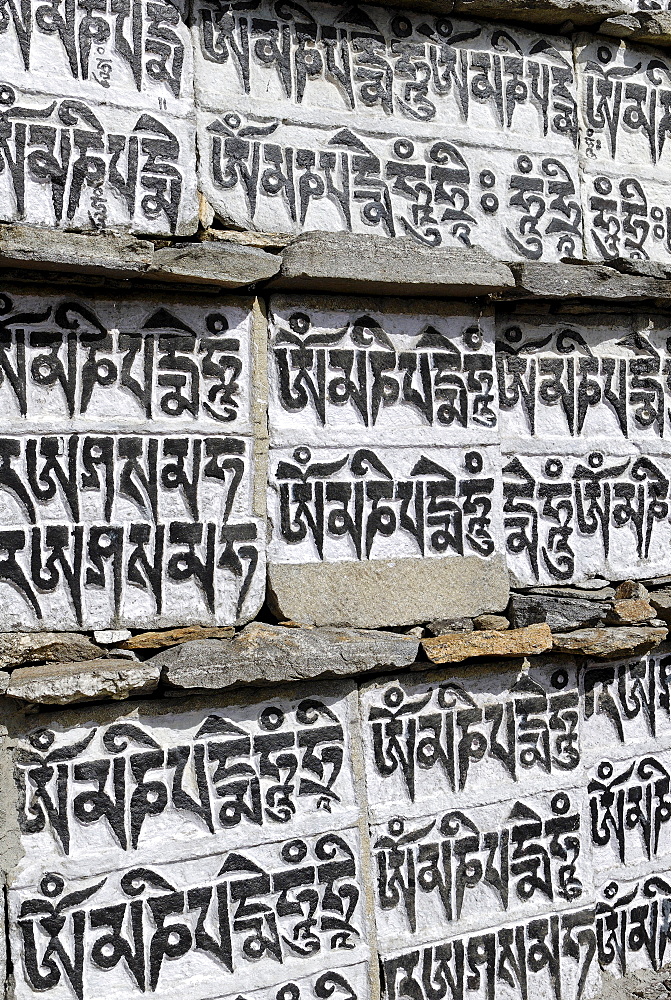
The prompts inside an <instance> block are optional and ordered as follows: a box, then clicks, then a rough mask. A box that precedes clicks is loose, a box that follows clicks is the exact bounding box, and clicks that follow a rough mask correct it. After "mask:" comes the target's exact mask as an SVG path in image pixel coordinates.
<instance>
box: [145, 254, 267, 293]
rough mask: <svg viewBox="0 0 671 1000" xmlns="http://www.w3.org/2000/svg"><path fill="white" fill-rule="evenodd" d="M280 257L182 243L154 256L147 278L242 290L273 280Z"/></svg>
mask: <svg viewBox="0 0 671 1000" xmlns="http://www.w3.org/2000/svg"><path fill="white" fill-rule="evenodd" d="M279 269H280V259H279V257H277V256H275V255H273V254H270V253H266V252H265V251H264V250H258V249H256V248H255V247H244V246H238V245H236V244H234V243H183V244H181V245H180V246H176V247H166V248H165V249H163V250H157V251H156V252H155V253H154V260H153V263H152V265H151V267H150V268H149V271H148V275H150V276H151V277H153V278H163V277H166V278H171V279H173V280H176V281H190V282H197V283H204V284H209V285H218V286H219V287H220V288H242V287H243V286H244V285H253V284H256V282H258V281H265V280H266V279H268V278H272V276H273V275H274V274H277V272H278V271H279Z"/></svg>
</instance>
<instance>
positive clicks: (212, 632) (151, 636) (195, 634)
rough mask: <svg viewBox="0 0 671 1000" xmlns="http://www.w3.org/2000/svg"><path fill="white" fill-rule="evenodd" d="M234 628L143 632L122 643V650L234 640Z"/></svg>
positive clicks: (189, 627)
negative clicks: (200, 641) (204, 641)
mask: <svg viewBox="0 0 671 1000" xmlns="http://www.w3.org/2000/svg"><path fill="white" fill-rule="evenodd" d="M234 635H235V629H234V628H228V627H224V628H215V627H212V628H208V627H207V626H206V625H185V626H184V628H171V629H168V630H167V631H166V632H141V633H140V635H134V636H133V637H132V638H131V639H126V641H125V642H122V643H121V647H120V648H121V649H167V648H168V647H169V646H179V645H180V644H181V643H183V642H193V640H194V639H232V638H233V636H234Z"/></svg>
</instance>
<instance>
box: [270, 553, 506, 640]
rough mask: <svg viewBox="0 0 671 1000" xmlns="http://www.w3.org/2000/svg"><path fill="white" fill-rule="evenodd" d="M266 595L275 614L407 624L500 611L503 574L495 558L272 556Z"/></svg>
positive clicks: (317, 621)
mask: <svg viewBox="0 0 671 1000" xmlns="http://www.w3.org/2000/svg"><path fill="white" fill-rule="evenodd" d="M268 586H269V595H268V597H269V600H270V602H271V605H272V608H273V611H274V613H275V615H276V617H277V618H291V619H292V620H293V621H298V622H303V623H306V624H312V625H351V626H354V627H357V628H377V627H379V626H380V625H415V624H417V623H420V622H424V621H427V620H432V619H442V618H453V617H454V618H460V617H473V616H475V615H480V614H484V613H485V612H489V611H493V612H496V611H503V610H504V608H505V607H506V604H507V603H508V593H509V591H508V579H507V575H506V573H505V567H504V563H503V560H502V559H501V558H500V557H498V556H497V557H494V558H493V559H488V560H481V559H478V558H476V557H475V556H465V557H464V558H462V559H459V560H457V559H394V560H384V559H376V560H371V561H370V562H361V563H358V562H341V563H326V562H324V563H303V564H297V565H292V564H290V563H275V564H271V565H269V567H268Z"/></svg>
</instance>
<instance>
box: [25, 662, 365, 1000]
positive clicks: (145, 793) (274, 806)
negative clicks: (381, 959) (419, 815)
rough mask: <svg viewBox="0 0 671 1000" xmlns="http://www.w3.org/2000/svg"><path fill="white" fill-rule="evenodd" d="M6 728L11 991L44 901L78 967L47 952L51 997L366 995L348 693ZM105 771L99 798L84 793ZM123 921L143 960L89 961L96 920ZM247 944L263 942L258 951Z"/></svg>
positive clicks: (342, 688)
mask: <svg viewBox="0 0 671 1000" xmlns="http://www.w3.org/2000/svg"><path fill="white" fill-rule="evenodd" d="M144 667H145V668H146V667H147V664H145V665H144ZM12 735H13V741H12V742H13V752H12V755H11V756H12V760H11V761H10V763H13V764H14V765H15V768H16V781H17V785H18V787H20V788H21V789H22V792H23V794H24V797H23V798H21V801H20V802H19V803H18V804H17V810H19V811H20V812H21V813H22V815H23V817H24V820H25V821H24V822H23V823H22V832H21V833H20V843H19V847H20V850H18V851H17V852H16V856H15V861H14V863H13V864H12V866H11V867H10V869H9V872H8V876H9V877H8V881H9V883H10V885H11V888H9V890H8V896H7V899H8V913H9V928H8V940H9V942H10V948H11V950H12V954H13V955H15V956H16V958H17V962H16V964H15V966H14V968H15V970H16V995H17V997H21V998H22V1000H27V998H29V997H32V996H34V995H35V994H36V993H39V992H40V991H41V987H43V986H44V980H43V978H41V976H42V973H41V972H40V969H41V964H40V959H41V958H42V957H43V954H44V952H45V949H46V948H47V947H48V939H47V940H46V941H45V940H43V930H42V926H41V924H40V920H41V919H43V917H44V913H45V907H48V906H54V907H60V909H59V910H58V911H57V913H58V914H59V916H58V918H57V924H58V926H56V925H54V933H55V934H56V935H57V937H56V940H59V941H60V943H61V945H62V948H63V949H64V947H65V944H64V943H65V941H69V940H71V939H70V938H69V937H66V935H69V934H70V933H71V932H72V935H73V939H74V941H75V942H76V944H77V956H78V958H77V963H76V964H71V963H68V962H63V964H62V965H61V964H60V959H59V960H54V965H53V966H52V967H53V968H56V969H57V970H58V972H59V981H58V982H57V984H56V988H55V990H54V996H55V997H56V996H60V995H61V993H62V992H63V993H64V991H65V990H67V991H68V992H70V991H72V993H73V995H75V994H76V993H77V992H79V994H80V995H81V996H82V997H84V998H90V997H93V996H101V995H105V996H107V997H109V998H115V1000H122V998H124V997H125V998H131V997H132V998H136V997H141V996H143V995H144V993H145V992H152V993H155V994H156V995H157V996H162V997H166V998H167V997H172V998H176V997H178V996H179V994H180V993H184V992H185V990H186V989H187V988H188V993H189V996H190V997H193V998H194V1000H215V998H222V997H227V998H231V1000H232V998H235V997H238V996H242V995H243V994H244V996H245V997H251V998H252V1000H276V997H277V995H278V994H279V996H280V997H287V998H288V997H293V998H296V1000H298V997H300V996H302V997H305V998H306V1000H307V998H308V997H311V996H312V997H319V996H320V995H321V994H324V996H327V995H329V992H330V991H331V992H333V993H334V995H335V996H338V995H342V996H351V997H353V996H357V997H361V998H362V1000H366V998H367V997H369V996H370V995H371V994H370V993H369V992H368V989H369V983H370V981H371V980H372V982H373V983H374V982H375V971H374V968H373V966H374V963H375V962H376V959H371V951H372V949H371V942H372V940H373V939H374V936H373V933H372V928H371V926H370V921H371V901H370V899H369V890H368V885H369V877H368V862H367V857H368V855H369V853H370V852H369V847H368V839H367V831H366V827H365V814H366V804H365V803H366V799H365V787H364V784H363V781H362V778H361V764H360V761H361V747H360V737H359V727H358V719H357V697H356V690H355V688H354V685H353V684H351V683H350V684H347V683H342V682H341V683H338V684H328V683H322V684H320V685H319V687H318V688H317V687H314V686H309V685H302V686H301V687H300V689H297V688H293V689H290V688H289V689H288V688H286V687H284V688H279V689H276V690H274V691H273V692H271V693H266V694H262V695H259V696H256V697H255V698H254V699H244V698H236V699H232V700H226V699H224V698H213V696H212V695H209V696H208V697H207V698H206V699H195V700H190V701H183V702H182V703H181V704H177V703H175V702H172V703H168V704H166V702H165V701H162V702H160V701H159V702H151V701H147V700H144V701H141V702H140V701H136V702H135V703H134V704H132V703H129V704H127V705H125V706H123V707H121V706H119V705H93V706H87V707H86V709H79V710H76V709H70V710H68V711H66V712H63V711H59V712H57V713H51V714H49V713H47V712H42V713H41V715H40V719H39V722H38V724H36V721H35V720H34V718H31V717H30V716H28V717H27V718H26V719H25V720H21V719H19V720H17V721H16V723H15V725H14V728H13V730H12ZM231 752H232V753H233V755H234V758H235V763H234V764H233V763H232V761H233V758H232V757H231V756H230V753H231ZM222 754H223V755H224V756H223V757H222V756H221V755H222ZM225 760H228V761H230V762H231V763H230V764H224V761H225ZM51 761H53V762H54V763H53V764H52V763H50V762H51ZM56 762H58V763H56ZM225 766H233V767H235V768H236V771H235V774H236V776H237V777H236V779H235V787H232V786H231V784H230V783H229V782H227V780H226V778H223V779H222V776H221V773H222V768H224V767H225ZM278 768H279V770H277V769H278ZM56 769H57V770H58V778H57V789H58V791H57V794H58V800H57V801H58V802H59V805H61V806H62V808H61V809H60V811H59V812H56V811H53V810H49V809H48V807H47V806H46V805H45V803H46V802H49V801H50V800H49V798H48V796H51V795H52V794H55V792H54V789H55V788H56V783H54V781H52V780H50V778H49V777H47V773H48V772H54V771H55V770H56ZM112 774H113V775H114V792H113V793H112V794H113V795H114V799H112V796H111V795H110V796H109V797H108V796H107V794H106V792H103V793H100V791H98V792H96V784H95V782H96V780H97V781H101V780H103V781H104V779H103V775H110V776H111V775H112ZM288 774H291V775H292V777H291V778H289V779H287V775H288ZM89 775H98V778H97V779H96V778H93V779H91V777H88V776H89ZM241 776H243V777H241ZM92 780H93V782H94V784H93V785H92V784H91V781H92ZM40 781H42V791H41V792H40V791H39V789H40V784H39V783H40ZM45 781H46V785H45V784H44V782H45ZM240 781H242V783H243V784H244V786H245V790H244V792H243V791H242V785H241V784H240ZM278 782H279V783H278ZM100 794H103V795H105V798H104V799H102V800H101V799H100V797H99V796H100ZM101 801H102V802H105V803H106V804H107V809H106V810H104V809H100V808H99V804H100V803H101ZM91 806H92V807H91ZM15 815H16V814H15ZM31 816H32V817H33V819H34V820H35V822H32V823H31V822H30V817H31ZM110 819H111V821H110ZM14 822H15V823H16V819H15V820H14ZM13 832H14V831H13ZM259 880H260V881H259ZM244 900H248V902H244ZM241 905H242V906H243V907H244V906H251V907H253V908H254V910H255V912H257V908H258V907H261V909H260V910H258V912H260V913H262V914H263V917H262V919H263V921H264V923H263V924H262V925H260V928H261V929H263V928H264V927H268V928H269V930H268V933H269V934H270V935H271V936H270V937H265V936H264V937H263V938H259V937H258V936H256V935H255V933H254V929H255V928H256V927H257V926H259V925H257V924H256V923H254V924H252V925H250V924H249V922H248V920H247V918H246V917H244V909H243V911H242V913H243V916H242V917H241V916H240V913H241V911H240V906H241ZM178 907H179V909H178ZM308 908H309V913H310V918H309V920H310V924H309V942H310V944H309V945H307V946H305V939H304V938H302V937H301V935H302V934H303V933H304V931H305V930H307V927H306V925H305V914H306V912H308ZM47 912H48V911H47ZM61 914H62V915H63V917H61ZM110 915H112V916H110ZM124 915H127V916H128V918H129V919H131V918H132V928H131V931H130V934H131V940H132V941H133V942H134V945H133V946H132V948H133V955H134V956H135V957H136V958H137V956H140V957H142V958H144V956H145V954H146V959H145V960H143V961H140V960H139V958H137V960H135V959H134V958H133V957H132V956H131V952H130V951H124V954H125V955H126V958H123V959H121V960H120V961H118V962H110V961H109V960H107V959H105V958H101V955H102V954H105V953H101V951H100V949H101V948H102V947H104V942H105V940H106V938H107V936H108V935H109V933H116V932H115V931H113V930H112V924H109V923H103V922H104V921H106V920H108V919H111V920H112V921H117V920H118V919H122V918H123V917H124ZM176 918H177V919H176ZM26 919H27V920H28V924H26V922H25V921H26ZM254 920H256V918H254ZM59 921H60V922H59ZM157 921H158V924H160V926H161V928H163V929H162V930H159V929H158V927H157ZM163 921H165V923H163ZM114 926H117V924H116V923H115V924H114ZM61 932H62V933H61ZM101 932H102V935H103V938H101ZM59 934H60V938H58V935H59ZM157 935H158V936H157ZM169 935H175V937H169ZM26 938H27V940H28V941H29V944H28V946H27V950H26V952H25V954H26V955H27V956H28V957H27V960H26V961H25V962H23V961H22V960H21V954H22V950H21V949H22V941H24V940H26ZM101 940H102V942H103V943H102V944H101ZM124 940H125V937H124ZM255 940H256V941H265V942H266V944H267V945H272V947H265V946H264V947H262V948H261V950H260V951H259V950H258V949H257V948H256V947H254V946H253V945H252V944H251V942H252V941H255ZM152 941H153V942H154V947H153V950H152V951H150V946H151V942H152ZM159 941H162V942H163V943H162V945H161V946H160V947H159V944H158V942H159ZM30 942H32V944H33V945H34V948H35V952H34V954H35V956H36V961H35V962H34V963H33V962H32V961H31V956H32V955H33V952H32V951H31V950H30V949H31V943H30ZM301 942H303V943H301ZM142 947H146V949H147V950H146V953H145V952H144V951H142V950H140V951H139V952H138V951H137V949H138V948H140V949H141V948H142ZM63 953H64V950H63V951H61V952H59V955H62V954H63ZM47 954H49V953H47ZM99 959H101V960H99ZM126 959H129V961H127V960H126ZM57 962H58V964H57ZM59 987H60V988H59ZM336 990H337V992H336ZM299 991H300V992H299ZM65 995H67V994H65Z"/></svg>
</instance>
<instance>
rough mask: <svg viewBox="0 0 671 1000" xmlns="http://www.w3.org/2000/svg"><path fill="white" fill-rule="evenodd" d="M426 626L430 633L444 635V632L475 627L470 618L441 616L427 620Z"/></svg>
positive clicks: (465, 630)
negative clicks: (430, 620)
mask: <svg viewBox="0 0 671 1000" xmlns="http://www.w3.org/2000/svg"><path fill="white" fill-rule="evenodd" d="M480 617H482V618H484V617H486V616H485V615H481V616H480ZM426 627H427V629H428V631H429V632H430V633H431V635H444V634H445V632H472V631H473V629H474V628H475V626H474V624H473V619H472V618H443V619H439V620H435V621H432V622H429V623H428V624H427V626H426Z"/></svg>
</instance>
